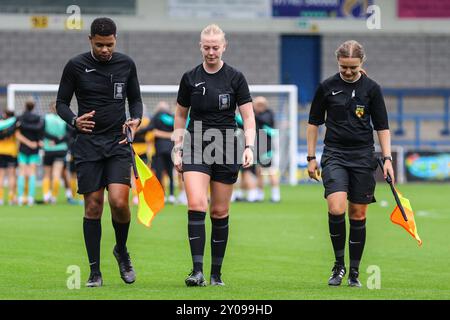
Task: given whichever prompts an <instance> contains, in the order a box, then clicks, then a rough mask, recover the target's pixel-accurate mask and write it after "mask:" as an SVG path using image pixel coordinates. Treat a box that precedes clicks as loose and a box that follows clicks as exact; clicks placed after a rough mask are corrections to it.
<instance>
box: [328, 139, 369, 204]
mask: <svg viewBox="0 0 450 320" xmlns="http://www.w3.org/2000/svg"><path fill="white" fill-rule="evenodd" d="M320 165H321V167H322V182H323V185H324V187H325V193H324V197H325V198H327V197H328V196H329V195H330V194H332V193H334V192H339V191H343V192H346V193H347V199H348V200H349V201H350V202H352V203H356V204H369V203H372V202H375V201H376V200H375V196H374V192H375V170H376V168H377V160H376V157H375V154H374V149H373V147H370V148H365V149H358V150H343V149H338V148H332V147H327V146H325V148H324V151H323V154H322V159H321V162H320Z"/></svg>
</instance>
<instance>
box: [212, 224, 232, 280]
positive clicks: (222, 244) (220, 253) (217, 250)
mask: <svg viewBox="0 0 450 320" xmlns="http://www.w3.org/2000/svg"><path fill="white" fill-rule="evenodd" d="M211 223H212V231H211V274H216V275H220V269H221V268H222V261H223V257H224V256H225V249H226V248H227V241H228V216H227V217H226V218H223V219H214V218H211Z"/></svg>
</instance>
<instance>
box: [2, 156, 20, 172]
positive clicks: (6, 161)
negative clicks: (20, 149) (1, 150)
mask: <svg viewBox="0 0 450 320" xmlns="http://www.w3.org/2000/svg"><path fill="white" fill-rule="evenodd" d="M11 167H12V168H15V167H17V157H13V156H8V155H5V154H0V168H1V169H6V168H11Z"/></svg>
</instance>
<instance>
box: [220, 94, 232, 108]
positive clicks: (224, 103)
mask: <svg viewBox="0 0 450 320" xmlns="http://www.w3.org/2000/svg"><path fill="white" fill-rule="evenodd" d="M230 104H231V102H230V95H229V94H228V93H225V94H220V95H219V110H225V109H228V108H230Z"/></svg>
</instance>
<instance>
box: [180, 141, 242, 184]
mask: <svg viewBox="0 0 450 320" xmlns="http://www.w3.org/2000/svg"><path fill="white" fill-rule="evenodd" d="M192 140H194V141H191V139H186V138H185V139H184V145H183V172H187V171H197V172H203V173H206V174H207V175H209V176H210V177H211V181H217V182H221V183H224V184H234V183H235V182H236V180H237V178H238V174H239V169H240V168H241V166H242V154H243V146H242V143H240V144H239V147H238V138H237V137H236V136H234V137H233V138H232V139H228V141H227V139H226V138H223V141H222V142H215V140H213V141H199V142H197V141H195V139H194V138H192Z"/></svg>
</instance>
